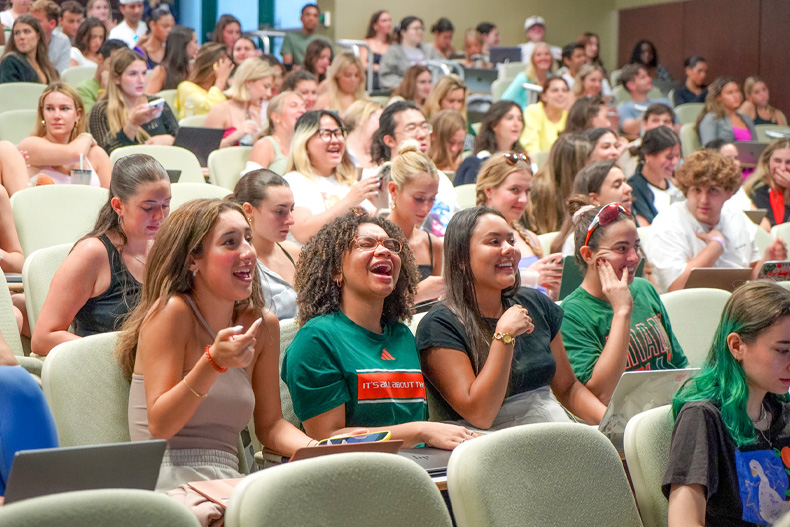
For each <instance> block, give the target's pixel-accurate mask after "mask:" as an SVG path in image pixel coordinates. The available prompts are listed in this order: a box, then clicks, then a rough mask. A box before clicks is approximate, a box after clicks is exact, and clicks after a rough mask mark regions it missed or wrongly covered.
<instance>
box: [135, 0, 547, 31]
mask: <svg viewBox="0 0 790 527" xmlns="http://www.w3.org/2000/svg"><path fill="white" fill-rule="evenodd" d="M121 3H123V2H121ZM532 26H543V27H546V21H545V20H543V17H542V16H538V15H534V16H531V17H529V18H527V19H526V20H525V21H524V31H526V30H528V29H529V28H531V27H532Z"/></svg>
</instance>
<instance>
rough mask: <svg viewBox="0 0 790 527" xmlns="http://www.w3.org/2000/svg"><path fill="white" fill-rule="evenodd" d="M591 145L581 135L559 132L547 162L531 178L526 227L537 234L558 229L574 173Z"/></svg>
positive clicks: (585, 160)
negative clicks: (560, 133)
mask: <svg viewBox="0 0 790 527" xmlns="http://www.w3.org/2000/svg"><path fill="white" fill-rule="evenodd" d="M591 151H592V145H590V143H589V142H588V141H587V140H586V139H584V137H582V136H581V135H580V134H562V135H560V136H559V138H557V140H556V141H555V142H554V144H553V145H552V146H551V150H549V157H548V159H547V160H546V163H545V164H544V165H543V167H541V169H540V170H538V173H537V174H535V178H534V179H533V181H532V192H531V194H530V204H529V206H528V207H527V211H526V212H525V219H526V222H527V225H528V226H529V228H530V229H531V230H533V231H535V232H537V233H538V234H545V233H548V232H554V231H557V230H559V228H560V226H561V225H562V224H563V221H564V220H565V216H566V215H567V210H566V209H565V200H566V199H568V197H570V195H571V191H572V189H573V181H574V179H575V178H576V174H578V173H579V171H580V170H581V169H582V168H584V166H585V164H586V163H587V158H588V157H589V155H590V152H591Z"/></svg>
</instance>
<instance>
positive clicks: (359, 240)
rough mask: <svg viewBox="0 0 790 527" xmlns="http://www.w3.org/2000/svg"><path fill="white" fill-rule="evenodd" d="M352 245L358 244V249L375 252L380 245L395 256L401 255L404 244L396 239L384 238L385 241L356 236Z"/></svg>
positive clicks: (371, 237)
mask: <svg viewBox="0 0 790 527" xmlns="http://www.w3.org/2000/svg"><path fill="white" fill-rule="evenodd" d="M351 243H352V244H353V243H356V244H357V247H359V248H360V249H362V250H363V251H372V250H375V249H376V248H377V247H378V246H379V245H381V246H382V247H384V248H385V249H387V250H388V251H389V252H391V253H395V254H399V253H400V252H401V250H402V249H403V244H402V243H401V242H399V241H398V240H396V239H395V238H384V239H383V240H379V239H378V238H374V237H373V236H354V239H353V240H351Z"/></svg>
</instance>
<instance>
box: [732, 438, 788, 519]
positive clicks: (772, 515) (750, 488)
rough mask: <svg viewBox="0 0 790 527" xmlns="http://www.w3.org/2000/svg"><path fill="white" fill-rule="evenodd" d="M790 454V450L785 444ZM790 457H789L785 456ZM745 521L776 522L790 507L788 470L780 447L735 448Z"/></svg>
mask: <svg viewBox="0 0 790 527" xmlns="http://www.w3.org/2000/svg"><path fill="white" fill-rule="evenodd" d="M782 450H783V453H784V451H785V450H786V451H787V453H788V454H790V449H789V448H788V447H784V448H783V449H782ZM784 457H788V456H784ZM735 470H736V472H737V474H738V491H739V493H740V496H741V504H742V506H743V521H745V522H752V523H756V524H757V525H773V524H774V522H776V521H777V520H779V518H781V517H782V516H784V514H785V513H786V512H787V511H788V510H790V501H787V496H788V494H789V493H790V485H788V471H787V467H785V464H784V462H783V460H782V456H781V455H780V454H779V452H777V451H776V450H753V451H750V452H741V451H740V450H736V451H735Z"/></svg>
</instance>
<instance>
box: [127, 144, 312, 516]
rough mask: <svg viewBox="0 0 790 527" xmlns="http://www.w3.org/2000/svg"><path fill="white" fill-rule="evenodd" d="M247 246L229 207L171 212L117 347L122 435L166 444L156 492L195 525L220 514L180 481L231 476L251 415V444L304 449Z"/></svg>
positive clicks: (197, 205) (245, 230) (243, 224)
mask: <svg viewBox="0 0 790 527" xmlns="http://www.w3.org/2000/svg"><path fill="white" fill-rule="evenodd" d="M124 159H125V158H124ZM250 242H251V233H250V226H249V225H248V223H247V221H246V218H245V216H244V212H243V211H242V208H241V206H239V205H238V204H236V203H232V202H229V201H221V200H194V201H190V202H189V203H187V204H185V205H183V206H181V207H179V209H178V210H177V211H175V213H174V214H173V216H172V217H171V218H170V219H168V221H167V222H165V224H164V225H163V227H162V232H161V233H160V236H158V237H157V239H156V241H155V242H154V246H153V247H152V249H151V253H150V265H149V266H148V268H147V270H146V280H145V285H144V287H143V292H142V299H141V301H140V304H139V305H138V306H137V308H136V309H135V311H134V313H132V315H131V317H130V318H129V320H128V321H127V322H126V324H124V327H123V331H122V333H121V335H120V338H119V343H118V356H119V361H120V363H121V367H122V368H123V370H124V373H125V374H126V376H127V377H128V378H129V379H131V387H130V390H129V432H130V435H131V438H132V440H133V441H142V440H146V439H151V438H160V439H167V444H168V449H167V451H166V452H165V459H164V461H163V464H162V468H161V471H160V474H159V479H158V481H157V489H158V490H162V491H170V492H169V494H170V495H171V496H173V497H178V498H181V500H182V501H183V502H185V503H187V504H189V505H190V506H191V507H192V510H193V511H194V512H195V514H197V515H199V517H200V519H201V520H202V525H208V524H210V523H211V521H209V520H216V519H219V518H221V517H222V514H223V513H224V510H223V509H222V508H221V507H219V506H218V505H215V504H212V503H211V502H209V501H207V500H205V499H202V497H200V496H198V495H197V494H195V492H194V491H192V490H191V489H189V487H188V486H187V485H186V483H188V482H189V481H195V480H208V479H217V478H238V477H241V474H240V473H239V470H238V451H237V446H236V445H237V442H238V438H239V433H240V432H241V431H242V429H244V427H245V426H246V425H247V423H249V422H250V418H251V417H252V418H254V422H255V433H256V435H257V436H258V438H260V440H261V441H262V442H264V443H265V444H266V446H267V447H269V448H272V449H274V450H276V451H278V452H282V453H283V454H285V455H290V454H292V453H293V452H294V451H295V450H296V449H298V448H300V447H304V446H307V445H308V444H310V443H311V442H312V441H311V439H310V438H309V437H307V436H306V435H305V434H304V433H302V432H300V431H299V430H298V429H297V428H295V427H294V426H293V425H291V424H290V423H288V422H287V421H286V420H285V419H283V416H282V410H281V408H280V393H279V388H278V383H277V361H278V356H279V344H278V341H279V333H280V332H279V325H278V324H277V318H276V317H275V316H274V315H273V314H272V313H265V312H264V307H265V306H264V301H263V292H262V290H261V279H260V276H259V275H258V273H256V272H255V249H254V247H253V246H252V245H251V243H250ZM185 496H186V497H185ZM189 496H193V497H191V498H190V497H189ZM201 499H202V501H203V503H200V500H201Z"/></svg>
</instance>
